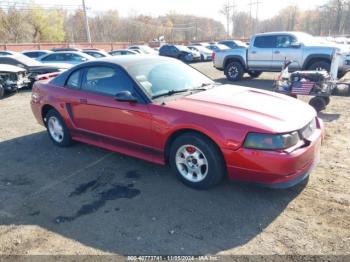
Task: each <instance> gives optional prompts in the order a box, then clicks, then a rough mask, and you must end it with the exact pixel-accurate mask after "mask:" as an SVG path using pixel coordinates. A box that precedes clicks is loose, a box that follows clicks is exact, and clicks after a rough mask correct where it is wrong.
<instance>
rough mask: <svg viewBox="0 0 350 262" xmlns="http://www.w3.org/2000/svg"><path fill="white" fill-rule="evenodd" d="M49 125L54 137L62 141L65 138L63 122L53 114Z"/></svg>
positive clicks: (57, 140) (59, 141)
mask: <svg viewBox="0 0 350 262" xmlns="http://www.w3.org/2000/svg"><path fill="white" fill-rule="evenodd" d="M47 126H48V129H49V133H50V135H51V137H52V139H53V140H55V141H56V142H58V143H61V142H62V141H63V138H64V133H63V126H62V124H61V122H60V121H59V120H58V119H57V118H56V117H54V116H52V117H50V118H49V120H48V124H47Z"/></svg>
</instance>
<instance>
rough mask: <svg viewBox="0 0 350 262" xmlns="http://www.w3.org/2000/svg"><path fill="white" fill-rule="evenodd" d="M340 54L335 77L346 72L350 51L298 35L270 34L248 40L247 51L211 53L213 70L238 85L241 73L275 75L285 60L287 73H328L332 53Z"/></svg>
mask: <svg viewBox="0 0 350 262" xmlns="http://www.w3.org/2000/svg"><path fill="white" fill-rule="evenodd" d="M335 50H337V51H340V52H341V53H342V58H341V62H340V65H339V72H338V77H339V78H341V77H343V76H344V75H345V74H346V72H348V71H350V50H349V49H346V47H345V46H341V45H337V44H334V43H329V42H324V43H321V42H320V40H319V39H317V38H315V37H313V36H311V35H309V34H306V33H302V32H274V33H263V34H257V35H255V36H253V37H252V39H251V41H250V46H249V47H248V48H240V49H228V50H222V51H218V52H215V55H214V59H213V62H214V67H215V68H217V69H219V70H224V71H225V75H226V77H227V79H228V80H231V81H238V80H240V79H241V78H242V76H243V74H244V73H248V74H250V76H252V77H258V76H259V75H260V74H261V73H262V72H279V71H280V70H281V66H282V64H283V62H284V60H285V59H287V60H292V61H293V63H292V64H291V65H290V66H289V69H290V70H291V71H296V70H322V69H324V70H327V71H329V70H330V65H331V61H332V55H333V52H334V51H335Z"/></svg>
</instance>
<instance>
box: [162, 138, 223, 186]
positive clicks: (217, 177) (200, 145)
mask: <svg viewBox="0 0 350 262" xmlns="http://www.w3.org/2000/svg"><path fill="white" fill-rule="evenodd" d="M185 145H190V146H194V147H196V148H197V149H199V150H200V151H201V152H202V153H203V154H200V155H202V156H203V157H204V158H205V159H206V160H207V163H208V165H207V166H206V168H207V172H206V175H205V176H204V178H203V180H201V181H199V182H198V181H197V182H194V181H190V180H188V179H187V178H185V177H184V176H183V175H182V174H181V173H180V171H179V169H178V167H177V164H176V154H177V152H178V150H180V149H181V147H183V146H185ZM186 160H187V159H186ZM169 163H170V167H171V169H172V171H173V172H174V173H175V174H176V176H177V177H178V179H179V180H180V181H181V182H182V183H184V184H185V185H187V186H189V187H192V188H195V189H201V190H202V189H208V188H211V187H213V186H215V185H217V184H218V183H219V182H220V181H221V180H222V178H223V177H224V176H225V174H226V167H225V162H224V160H223V157H222V154H221V152H220V150H219V148H218V147H217V145H216V144H215V143H213V142H212V141H211V140H210V139H208V138H206V137H205V136H202V135H200V134H196V133H186V134H183V135H181V136H179V137H178V138H176V139H175V141H174V142H173V143H172V145H171V148H170V155H169ZM196 177H197V175H196Z"/></svg>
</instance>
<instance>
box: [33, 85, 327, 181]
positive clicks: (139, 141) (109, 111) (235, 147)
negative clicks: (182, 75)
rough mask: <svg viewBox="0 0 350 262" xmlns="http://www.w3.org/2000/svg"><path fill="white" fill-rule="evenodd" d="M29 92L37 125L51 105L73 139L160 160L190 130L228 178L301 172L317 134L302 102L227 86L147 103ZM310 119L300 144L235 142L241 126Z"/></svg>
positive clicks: (289, 126) (282, 127)
mask: <svg viewBox="0 0 350 262" xmlns="http://www.w3.org/2000/svg"><path fill="white" fill-rule="evenodd" d="M33 94H35V95H33V99H32V102H31V106H32V110H33V113H34V115H35V117H36V119H37V120H38V122H39V123H40V124H42V125H44V122H43V110H45V107H46V106H51V107H53V108H55V109H56V110H57V111H58V112H59V113H60V114H61V116H62V117H63V119H64V121H65V123H66V125H67V127H68V128H69V130H70V132H71V135H72V138H73V139H74V140H77V141H81V142H85V143H88V144H92V145H95V146H99V147H102V148H106V149H109V150H112V151H116V152H120V153H123V154H126V155H130V156H133V157H137V158H141V159H144V160H147V161H151V162H154V163H157V164H162V165H164V164H166V163H167V153H166V149H167V146H168V144H169V141H171V138H172V136H173V135H176V134H177V133H178V132H182V131H184V130H195V131H197V132H200V133H203V134H205V135H206V136H208V137H210V138H211V139H212V140H213V141H214V142H215V143H216V144H217V145H218V147H219V148H220V150H221V152H222V154H223V156H224V160H225V163H226V167H227V173H228V176H229V177H230V178H232V179H237V180H243V181H250V182H257V183H264V184H269V185H274V184H279V183H286V182H288V181H292V180H295V179H296V178H298V177H301V176H302V175H304V174H305V173H307V172H308V171H309V170H310V168H311V167H312V166H313V165H314V164H315V162H316V158H317V155H318V154H319V148H320V143H321V141H322V139H323V133H324V132H323V124H322V121H321V120H320V119H319V118H317V117H316V112H315V111H314V110H313V109H312V108H311V107H310V106H309V105H307V104H305V103H303V102H301V101H299V100H297V99H294V98H290V97H287V96H284V95H281V94H277V93H272V92H268V91H263V90H257V89H251V88H246V87H240V86H233V85H222V86H219V87H216V88H212V89H209V90H207V91H203V92H199V93H195V94H192V95H188V96H184V97H179V98H178V99H174V100H172V101H169V102H166V103H162V102H159V103H158V102H153V103H149V104H138V103H129V102H118V101H116V100H115V99H114V98H113V97H106V96H101V95H97V94H93V93H85V92H81V91H78V90H72V89H67V88H64V87H58V86H52V84H50V83H40V82H37V83H36V84H35V85H34V87H33ZM67 103H68V104H70V105H71V108H70V110H71V112H69V110H68V109H67ZM72 116H74V117H73V118H72ZM313 118H317V129H316V131H315V132H314V133H313V135H312V136H311V137H310V138H309V141H308V144H307V145H306V146H302V147H299V148H295V149H293V150H292V151H291V152H287V151H265V150H253V149H247V148H244V147H243V146H242V144H243V142H244V139H245V137H246V135H247V133H248V132H259V133H272V134H277V133H286V132H291V131H295V130H299V129H301V128H303V127H305V126H306V125H307V124H308V123H309V122H310V121H311V120H312V119H313Z"/></svg>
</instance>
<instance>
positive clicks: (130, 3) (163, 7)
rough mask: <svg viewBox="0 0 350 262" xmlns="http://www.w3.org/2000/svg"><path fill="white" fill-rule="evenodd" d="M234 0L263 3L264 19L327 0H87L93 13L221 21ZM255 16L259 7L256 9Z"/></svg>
mask: <svg viewBox="0 0 350 262" xmlns="http://www.w3.org/2000/svg"><path fill="white" fill-rule="evenodd" d="M227 1H230V3H233V2H234V3H235V5H236V9H237V10H240V11H248V12H249V3H250V1H252V2H256V1H259V2H261V3H260V5H259V12H258V17H259V18H260V19H266V18H270V17H272V16H274V15H276V14H277V13H278V12H279V11H280V10H281V9H282V8H283V7H286V6H288V5H290V4H295V5H297V6H298V7H299V8H300V9H304V10H305V9H311V8H314V7H316V6H319V5H322V4H324V3H325V2H327V0H211V1H208V0H207V1H206V0H85V2H86V5H87V7H88V8H89V12H90V13H94V12H98V11H105V10H110V9H117V10H118V11H119V14H120V15H121V16H127V15H128V14H130V13H137V14H144V15H152V16H158V15H163V14H166V13H168V12H170V11H176V12H178V13H183V14H193V15H197V16H205V17H210V18H213V19H216V20H219V21H221V22H224V21H225V18H224V17H223V15H221V14H220V13H219V10H220V9H221V7H222V6H223V4H224V3H226V2H227ZM34 2H35V3H37V4H45V5H50V4H51V5H53V4H55V5H58V4H62V5H80V4H81V2H82V1H81V0H59V1H57V2H55V1H50V0H34ZM252 14H253V15H254V16H255V8H254V7H253V9H252Z"/></svg>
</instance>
